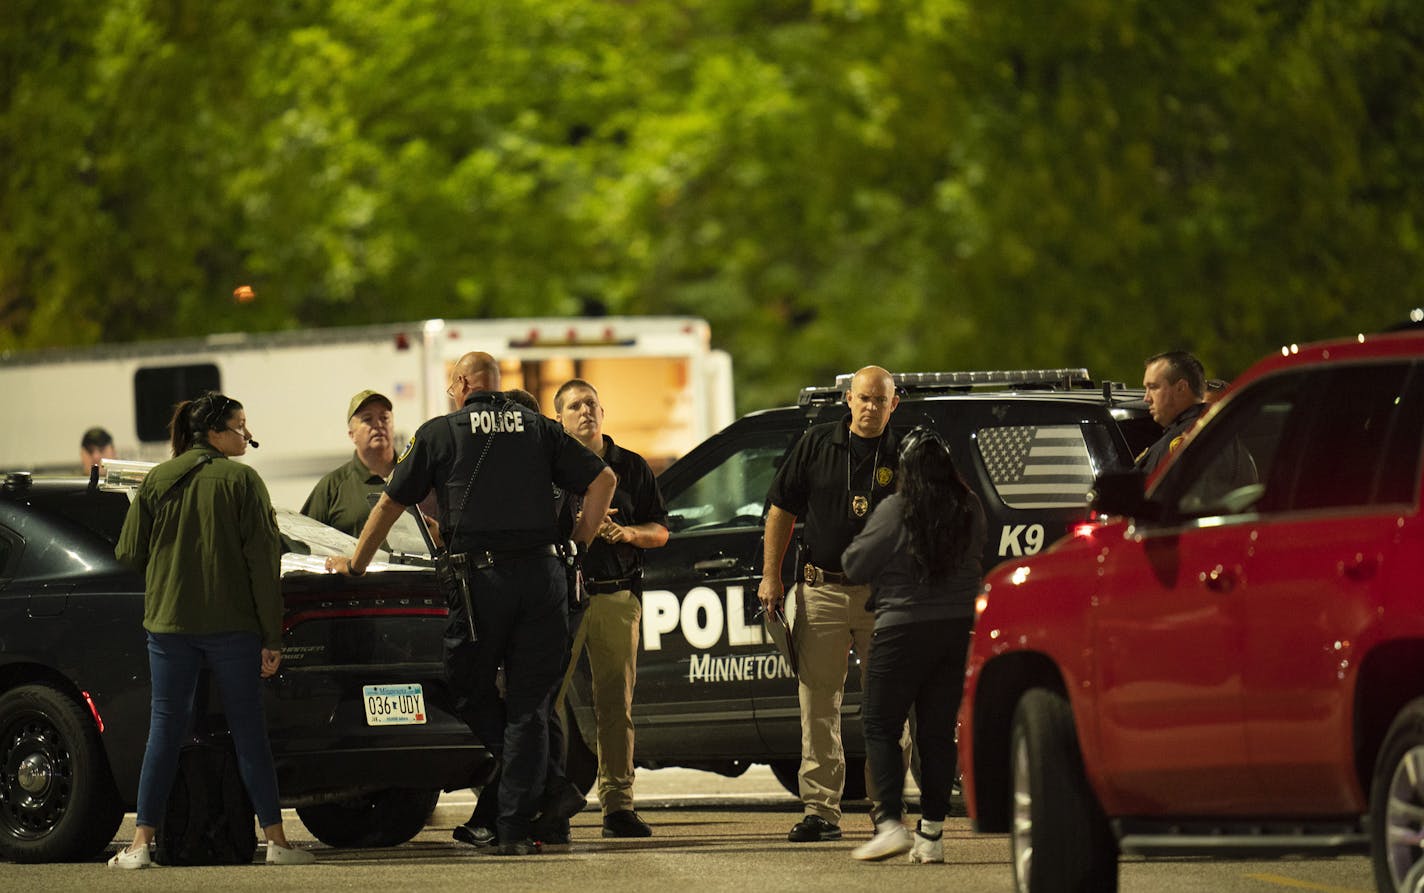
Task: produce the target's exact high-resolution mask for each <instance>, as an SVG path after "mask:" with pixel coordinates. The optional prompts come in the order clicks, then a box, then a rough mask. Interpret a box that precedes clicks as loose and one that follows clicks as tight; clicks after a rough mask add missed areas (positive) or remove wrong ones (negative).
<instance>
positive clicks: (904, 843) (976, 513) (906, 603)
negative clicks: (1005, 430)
mask: <svg viewBox="0 0 1424 893" xmlns="http://www.w3.org/2000/svg"><path fill="white" fill-rule="evenodd" d="M899 474H900V480H899V485H898V487H897V488H896V492H895V493H894V494H893V495H891V496H889V497H888V498H886V499H885V500H884V501H883V502H881V503H880V504H879V505H878V506H876V507H875V511H874V512H873V513H872V514H871V516H870V519H869V520H868V521H867V522H866V524H865V529H864V530H862V531H861V532H860V534H859V535H858V536H856V538H855V539H854V540H852V541H851V544H850V545H849V546H847V547H846V550H845V554H844V555H843V556H842V558H841V561H842V564H843V565H844V567H845V572H846V576H847V577H848V578H849V579H850V580H851V581H852V582H856V583H870V584H871V598H870V601H869V603H868V604H867V607H868V608H873V609H874V611H875V632H874V634H873V638H872V640H871V641H872V646H871V648H870V667H869V670H868V674H867V681H866V688H865V696H864V701H863V702H862V704H861V717H862V725H863V726H864V730H865V748H866V752H867V755H868V757H869V759H870V771H871V775H872V779H873V781H874V788H875V790H876V791H877V792H879V795H880V800H881V802H882V803H883V804H884V806H883V808H882V812H881V814H880V815H879V816H878V817H877V819H876V826H875V830H876V833H875V836H874V837H873V838H872V839H871V840H870V842H869V843H866V844H864V845H863V846H860V847H858V848H857V849H856V850H855V851H854V852H853V853H852V855H853V856H854V857H855V858H857V859H867V860H877V859H887V858H889V857H891V856H897V855H899V854H901V853H905V852H909V853H910V861H912V862H943V861H944V845H943V843H942V836H941V834H942V828H943V823H944V818H945V814H946V812H947V810H948V808H949V796H950V789H951V787H952V785H953V783H954V770H955V756H956V755H955V746H954V723H955V715H956V714H957V713H958V712H959V697H960V691H961V688H962V686H963V681H964V658H965V654H966V652H967V651H968V648H969V633H970V630H972V629H973V627H974V599H975V598H976V597H977V596H978V592H979V578H980V572H981V571H980V562H979V556H980V554H981V553H982V552H983V550H984V540H985V536H986V528H985V521H984V509H983V506H981V505H980V503H979V497H978V496H976V495H975V494H974V491H972V490H970V489H969V486H968V485H967V484H965V482H964V479H963V478H962V477H960V474H959V471H958V469H956V468H955V466H954V459H953V458H952V457H951V456H950V453H949V445H948V444H946V443H945V442H944V439H943V438H941V437H940V436H939V434H937V433H935V431H934V430H933V429H930V428H923V427H921V428H916V429H914V430H913V431H911V432H910V433H909V434H908V435H906V436H905V438H904V439H903V440H902V441H901V444H900V472H899ZM911 707H914V708H915V716H916V719H917V721H916V730H915V744H916V746H917V747H918V748H919V752H920V778H921V785H920V814H921V818H920V822H919V825H918V827H917V829H916V831H915V833H914V835H913V836H912V835H911V834H910V832H909V831H908V830H907V829H906V828H905V826H904V824H903V819H902V816H901V814H900V809H901V808H902V807H901V804H902V802H903V792H904V785H905V770H904V764H903V763H902V762H901V759H902V758H901V750H900V744H899V739H900V730H901V729H903V728H904V727H905V720H906V718H907V717H908V716H909V713H910V708H911Z"/></svg>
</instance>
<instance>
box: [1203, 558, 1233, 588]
mask: <svg viewBox="0 0 1424 893" xmlns="http://www.w3.org/2000/svg"><path fill="white" fill-rule="evenodd" d="M1197 579H1198V580H1199V581H1200V582H1201V584H1202V585H1203V586H1205V587H1206V588H1207V589H1210V590H1211V591H1212V592H1230V591H1231V590H1233V589H1235V588H1236V574H1234V573H1232V572H1231V571H1229V570H1227V569H1226V568H1224V567H1222V566H1221V565H1219V564H1218V565H1217V566H1216V567H1214V568H1212V569H1211V570H1209V571H1202V572H1201V573H1200V574H1198V575H1197Z"/></svg>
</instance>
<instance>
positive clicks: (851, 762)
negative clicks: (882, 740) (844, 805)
mask: <svg viewBox="0 0 1424 893" xmlns="http://www.w3.org/2000/svg"><path fill="white" fill-rule="evenodd" d="M768 765H769V766H771V774H772V775H774V776H776V780H777V781H779V782H781V786H782V787H783V788H786V790H788V791H790V792H791V796H793V797H796V798H798V799H799V798H800V797H801V761H800V760H772V761H770V762H769V763H768ZM864 799H865V757H846V775H845V790H843V791H841V801H842V802H845V801H848V800H864Z"/></svg>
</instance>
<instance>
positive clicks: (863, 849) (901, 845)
mask: <svg viewBox="0 0 1424 893" xmlns="http://www.w3.org/2000/svg"><path fill="white" fill-rule="evenodd" d="M875 829H876V830H875V836H874V837H872V838H870V841H869V842H868V843H863V844H861V845H860V846H858V847H856V848H855V849H854V850H853V851H852V852H851V856H852V857H853V858H856V859H860V860H862V861H864V862H878V861H880V860H881V859H889V858H890V857H891V856H898V855H900V854H901V853H907V852H909V851H910V832H909V830H908V829H907V828H906V827H905V826H904V825H902V824H900V822H899V820H897V819H892V820H888V821H884V822H881V823H880V824H878V825H876V826H875Z"/></svg>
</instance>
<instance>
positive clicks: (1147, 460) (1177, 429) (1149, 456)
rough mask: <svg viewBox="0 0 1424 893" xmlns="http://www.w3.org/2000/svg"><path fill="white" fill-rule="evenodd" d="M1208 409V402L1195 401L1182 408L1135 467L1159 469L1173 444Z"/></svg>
mask: <svg viewBox="0 0 1424 893" xmlns="http://www.w3.org/2000/svg"><path fill="white" fill-rule="evenodd" d="M1206 411H1207V404H1205V403H1193V404H1192V405H1191V406H1188V407H1187V408H1186V409H1184V410H1182V411H1181V412H1180V413H1179V414H1178V415H1177V417H1176V418H1175V419H1173V420H1172V421H1171V422H1170V423H1168V425H1167V427H1166V428H1165V429H1163V431H1162V436H1161V437H1159V438H1157V441H1156V442H1155V443H1153V444H1152V446H1150V447H1148V448H1147V449H1145V450H1143V452H1142V455H1140V456H1138V457H1137V461H1136V462H1134V463H1133V467H1134V468H1137V469H1140V470H1142V471H1145V472H1147V473H1148V474H1151V473H1152V472H1154V471H1156V470H1157V466H1158V465H1161V464H1162V461H1163V460H1164V459H1166V458H1167V457H1168V456H1169V455H1171V453H1172V448H1173V446H1174V445H1175V444H1176V443H1178V442H1179V441H1180V440H1181V439H1182V438H1183V437H1185V436H1186V434H1187V432H1188V431H1190V430H1192V426H1193V425H1195V424H1196V423H1197V419H1199V418H1201V416H1202V413H1204V412H1206Z"/></svg>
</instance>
